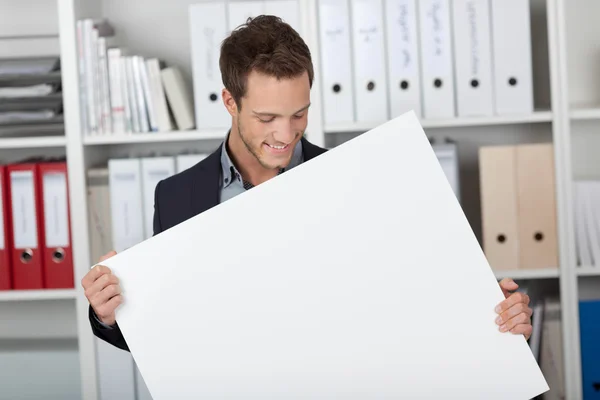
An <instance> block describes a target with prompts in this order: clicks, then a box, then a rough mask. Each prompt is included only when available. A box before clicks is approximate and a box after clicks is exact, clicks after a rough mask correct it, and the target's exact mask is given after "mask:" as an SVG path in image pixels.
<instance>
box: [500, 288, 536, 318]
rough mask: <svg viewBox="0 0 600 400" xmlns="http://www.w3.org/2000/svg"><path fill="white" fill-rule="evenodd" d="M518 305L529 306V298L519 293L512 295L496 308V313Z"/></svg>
mask: <svg viewBox="0 0 600 400" xmlns="http://www.w3.org/2000/svg"><path fill="white" fill-rule="evenodd" d="M518 303H524V304H526V305H529V296H528V295H526V294H525V293H521V292H517V293H513V294H511V295H510V296H508V298H507V299H506V300H504V301H502V302H501V303H500V304H498V305H497V306H496V312H497V313H498V314H500V313H502V312H504V311H506V310H508V309H509V308H511V307H512V306H514V305H515V304H518Z"/></svg>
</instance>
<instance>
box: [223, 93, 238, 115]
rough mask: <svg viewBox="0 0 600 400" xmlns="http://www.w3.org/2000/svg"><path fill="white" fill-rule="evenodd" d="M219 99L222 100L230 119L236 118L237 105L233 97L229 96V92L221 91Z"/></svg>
mask: <svg viewBox="0 0 600 400" xmlns="http://www.w3.org/2000/svg"><path fill="white" fill-rule="evenodd" d="M221 97H222V98H223V104H224V105H225V108H226V109H227V111H228V112H229V114H230V115H231V116H232V117H236V116H237V114H238V108H237V104H235V100H234V99H233V96H232V95H231V93H230V92H229V90H227V89H223V91H222V92H221Z"/></svg>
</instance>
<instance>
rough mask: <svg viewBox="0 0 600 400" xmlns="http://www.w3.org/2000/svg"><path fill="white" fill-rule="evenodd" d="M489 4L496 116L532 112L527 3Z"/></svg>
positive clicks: (504, 1)
mask: <svg viewBox="0 0 600 400" xmlns="http://www.w3.org/2000/svg"><path fill="white" fill-rule="evenodd" d="M491 4H492V38H493V39H492V40H493V60H494V80H495V85H494V86H495V103H496V107H495V109H496V110H495V111H496V114H498V115H506V114H529V113H532V112H533V77H532V74H533V72H532V61H531V23H530V20H529V18H530V11H529V7H530V5H529V1H524V0H491Z"/></svg>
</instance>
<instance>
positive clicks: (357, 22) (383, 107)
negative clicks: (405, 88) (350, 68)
mask: <svg viewBox="0 0 600 400" xmlns="http://www.w3.org/2000/svg"><path fill="white" fill-rule="evenodd" d="M350 4H351V5H352V12H351V15H352V24H351V25H352V46H353V56H354V57H353V61H354V63H353V64H354V89H355V90H356V95H355V99H356V100H355V107H356V120H357V121H358V122H375V123H380V122H385V121H387V119H388V99H387V87H388V84H387V77H386V68H385V64H386V61H385V59H386V57H385V38H384V36H385V35H384V25H383V0H351V1H350Z"/></svg>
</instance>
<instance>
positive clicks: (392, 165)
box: [105, 113, 548, 400]
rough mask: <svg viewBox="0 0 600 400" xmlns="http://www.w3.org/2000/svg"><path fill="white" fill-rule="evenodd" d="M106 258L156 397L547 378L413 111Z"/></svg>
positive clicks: (530, 389) (487, 388)
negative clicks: (499, 310)
mask: <svg viewBox="0 0 600 400" xmlns="http://www.w3.org/2000/svg"><path fill="white" fill-rule="evenodd" d="M382 171H385V172H386V173H381V172H382ZM390 179H392V184H390V182H391V181H390ZM105 264H106V265H107V266H108V267H109V268H111V269H112V271H113V272H114V273H115V274H116V275H117V276H118V277H119V278H120V282H121V285H122V288H123V295H124V299H125V301H124V304H123V305H122V306H121V307H120V308H119V309H118V310H117V321H118V322H119V325H120V327H121V330H122V332H123V334H124V336H125V339H126V340H127V343H128V345H129V348H130V349H131V352H132V354H133V357H134V358H135V361H136V363H137V365H138V367H139V370H140V372H141V374H142V376H143V378H144V380H145V382H146V384H147V385H148V388H149V390H150V392H151V393H152V396H153V398H154V399H155V400H162V399H174V398H177V399H192V398H193V399H197V398H207V399H214V398H221V399H278V400H282V399H317V398H318V399H382V398H407V399H440V398H460V399H482V398H485V399H530V398H532V397H535V396H536V395H538V394H540V393H542V392H544V391H546V390H548V386H547V384H546V381H545V380H544V377H543V376H542V374H541V372H540V369H539V367H538V365H537V363H536V360H535V358H534V356H533V354H532V353H531V350H530V348H529V346H528V345H527V342H526V341H525V339H524V338H523V336H521V335H513V334H510V333H501V332H500V331H499V330H498V326H497V325H496V324H495V322H494V320H495V318H496V313H495V312H494V308H495V306H496V305H497V304H498V303H500V302H501V301H502V300H503V298H504V297H503V295H502V292H501V290H500V288H499V286H498V283H497V281H496V279H495V277H494V274H493V272H492V270H491V269H490V266H489V264H488V263H487V261H486V258H485V256H484V254H483V252H482V250H481V248H480V246H479V244H478V242H477V239H476V237H475V235H474V234H473V232H472V230H471V228H470V225H469V223H468V221H467V219H466V218H465V215H464V214H463V212H462V210H461V208H460V205H459V203H458V200H457V198H456V196H455V195H454V193H453V191H452V187H451V186H450V184H449V183H448V180H447V178H446V176H445V174H444V172H443V170H442V168H441V166H440V163H439V162H438V160H437V158H436V156H435V153H434V151H433V150H432V148H431V145H430V144H429V141H428V140H427V137H426V135H425V134H424V132H423V130H422V128H421V126H420V125H419V122H418V120H417V118H416V116H415V114H414V113H409V114H405V115H403V116H401V117H398V118H397V119H395V120H392V121H390V122H388V123H386V124H384V125H382V126H380V127H378V128H376V129H374V130H372V131H369V132H367V133H365V134H363V135H361V136H359V137H357V138H355V139H353V140H351V141H348V142H346V143H344V144H342V145H341V146H339V147H336V148H334V149H333V150H330V151H329V152H327V153H326V154H324V155H321V156H319V157H318V158H316V159H313V160H311V161H309V162H306V163H304V164H302V165H301V166H299V167H297V168H294V169H293V170H290V171H288V172H286V173H285V174H282V175H279V176H277V177H276V178H274V179H272V180H270V181H268V182H266V183H264V184H262V185H260V186H258V187H256V188H254V189H252V190H250V191H248V192H245V193H243V194H241V195H239V196H237V197H235V198H233V199H231V200H229V201H227V202H224V203H222V204H220V205H218V206H216V207H214V208H212V209H210V210H208V211H206V212H204V213H202V214H200V215H198V216H196V217H193V218H191V219H189V220H187V221H185V222H183V223H181V224H179V225H178V226H176V227H174V228H172V229H170V230H167V231H165V232H162V233H161V234H159V235H157V236H154V237H152V238H150V239H148V240H146V241H144V242H142V243H140V244H138V245H136V246H133V247H131V248H129V249H128V250H125V251H123V252H122V253H120V254H118V255H117V256H115V257H113V258H111V259H109V260H108V261H106V262H105Z"/></svg>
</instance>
